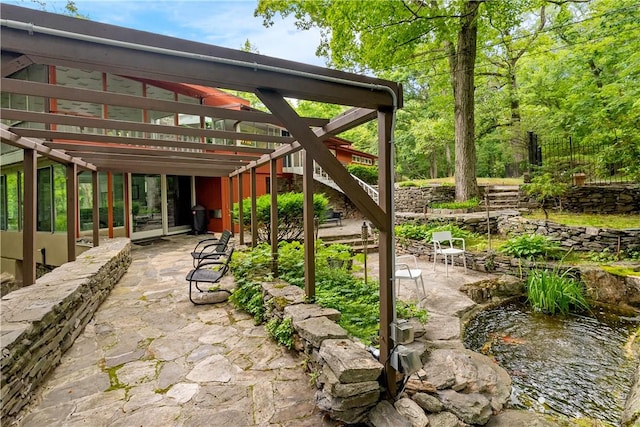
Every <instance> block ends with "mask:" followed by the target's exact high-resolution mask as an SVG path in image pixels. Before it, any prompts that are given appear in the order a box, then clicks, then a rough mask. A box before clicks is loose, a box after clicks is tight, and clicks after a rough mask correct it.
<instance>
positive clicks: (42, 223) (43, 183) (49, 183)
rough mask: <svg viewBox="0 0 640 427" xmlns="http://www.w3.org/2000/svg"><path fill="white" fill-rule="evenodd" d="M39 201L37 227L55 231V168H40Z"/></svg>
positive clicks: (38, 179)
mask: <svg viewBox="0 0 640 427" xmlns="http://www.w3.org/2000/svg"><path fill="white" fill-rule="evenodd" d="M37 181H38V184H37V185H38V196H37V197H38V202H37V227H36V230H38V231H53V212H54V210H53V209H52V207H53V204H52V200H53V168H52V167H51V166H48V167H46V168H41V169H38V177H37Z"/></svg>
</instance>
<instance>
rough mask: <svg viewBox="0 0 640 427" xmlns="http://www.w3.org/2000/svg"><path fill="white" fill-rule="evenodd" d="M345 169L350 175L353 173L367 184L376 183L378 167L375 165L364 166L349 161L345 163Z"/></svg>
mask: <svg viewBox="0 0 640 427" xmlns="http://www.w3.org/2000/svg"><path fill="white" fill-rule="evenodd" d="M347 171H348V172H349V173H350V174H351V175H355V176H357V177H358V178H360V179H361V180H363V181H364V182H366V183H367V184H369V185H377V184H378V167H377V166H365V165H358V164H356V163H351V164H349V165H347Z"/></svg>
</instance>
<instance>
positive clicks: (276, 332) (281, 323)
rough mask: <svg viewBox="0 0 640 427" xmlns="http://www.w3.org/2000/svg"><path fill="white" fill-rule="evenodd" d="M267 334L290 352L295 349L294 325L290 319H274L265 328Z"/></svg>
mask: <svg viewBox="0 0 640 427" xmlns="http://www.w3.org/2000/svg"><path fill="white" fill-rule="evenodd" d="M265 328H266V329H267V333H268V334H269V335H270V336H271V337H272V338H273V339H274V340H275V341H276V342H277V343H278V344H280V345H283V346H285V347H287V348H288V349H289V350H291V349H292V348H293V332H294V330H293V323H292V321H291V318H290V317H286V318H284V319H283V320H280V319H278V318H277V317H274V318H273V319H271V320H269V321H268V322H267V324H266V326H265Z"/></svg>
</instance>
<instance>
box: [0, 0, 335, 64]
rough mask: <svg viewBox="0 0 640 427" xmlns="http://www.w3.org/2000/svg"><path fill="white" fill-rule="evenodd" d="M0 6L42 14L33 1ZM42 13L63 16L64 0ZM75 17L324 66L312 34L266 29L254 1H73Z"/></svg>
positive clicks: (289, 24)
mask: <svg viewBox="0 0 640 427" xmlns="http://www.w3.org/2000/svg"><path fill="white" fill-rule="evenodd" d="M3 2H4V3H8V4H15V5H18V6H22V7H30V8H34V9H41V6H40V5H38V4H37V3H35V2H34V1H33V0H3ZM44 2H45V3H46V10H47V11H49V12H55V13H62V12H63V11H64V5H65V4H66V1H65V0H44ZM75 4H76V6H77V8H78V12H79V13H80V14H81V15H83V16H86V17H88V18H89V19H90V20H92V21H98V22H102V23H106V24H112V25H118V26H121V27H127V28H134V29H136V30H143V31H149V32H153V33H158V34H162V35H166V36H172V37H178V38H182V39H188V40H194V41H199V42H202V43H207V44H214V45H218V46H223V47H228V48H232V49H241V48H242V46H243V45H244V44H245V41H246V40H247V39H248V40H249V42H250V43H251V45H252V46H254V47H256V48H257V50H258V52H259V53H260V54H262V55H268V56H275V57H277V58H282V59H287V60H290V61H297V62H303V63H306V64H313V65H320V66H325V60H324V58H318V57H316V56H315V50H316V48H317V46H318V44H319V42H320V33H319V31H317V29H312V30H310V31H299V30H298V29H296V27H295V25H294V22H293V19H291V18H288V19H286V20H283V19H282V18H280V17H279V16H277V17H275V18H274V25H273V26H272V27H270V28H266V27H264V25H262V18H259V17H258V18H256V17H254V16H253V11H254V10H255V8H256V5H257V0H235V1H233V0H209V1H203V0H182V1H180V0H176V1H164V0H110V1H105V0H75Z"/></svg>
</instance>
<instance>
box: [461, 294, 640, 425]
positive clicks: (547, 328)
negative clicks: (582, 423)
mask: <svg viewBox="0 0 640 427" xmlns="http://www.w3.org/2000/svg"><path fill="white" fill-rule="evenodd" d="M639 325H640V319H638V318H634V319H631V318H620V317H617V316H610V315H609V316H607V315H604V314H601V313H598V314H596V315H595V316H582V315H570V316H547V315H544V314H540V313H535V312H533V311H532V310H531V309H530V308H529V307H528V306H527V305H524V304H522V303H509V304H506V305H503V306H500V307H497V308H495V309H492V310H487V311H484V312H482V313H480V314H479V315H478V316H476V317H475V318H474V319H473V320H472V321H471V322H470V323H469V325H468V326H467V330H466V333H465V346H466V347H467V348H469V349H472V350H474V351H478V352H481V353H484V354H486V355H488V356H490V357H494V358H495V360H496V361H497V362H498V364H500V366H502V367H503V368H504V369H506V370H507V372H509V374H510V375H511V378H512V380H513V391H512V395H511V400H512V401H511V405H512V406H513V407H515V408H527V409H533V410H535V411H538V412H548V413H558V414H564V415H567V416H569V417H576V418H578V417H587V418H593V419H597V420H601V421H604V422H607V423H610V424H614V425H618V423H619V421H620V418H621V416H622V411H623V409H624V403H625V400H626V397H627V394H628V392H629V390H630V388H631V382H632V377H633V373H634V369H635V367H636V364H637V360H634V358H633V355H632V354H631V351H630V348H629V347H630V346H629V345H625V344H627V341H628V340H629V339H630V337H631V335H632V334H633V333H634V331H635V330H636V328H638V326H639Z"/></svg>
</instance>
